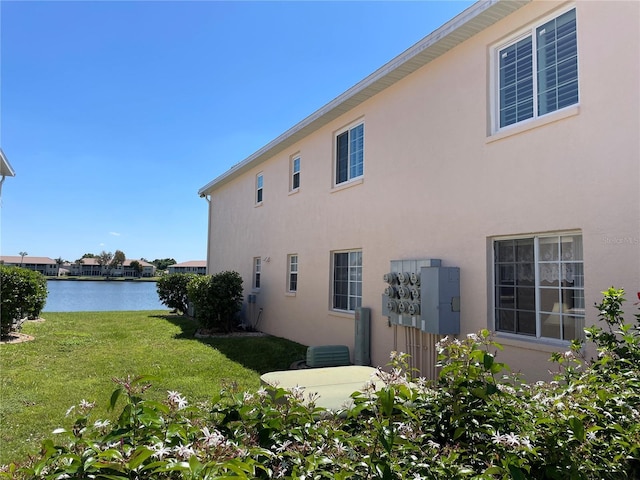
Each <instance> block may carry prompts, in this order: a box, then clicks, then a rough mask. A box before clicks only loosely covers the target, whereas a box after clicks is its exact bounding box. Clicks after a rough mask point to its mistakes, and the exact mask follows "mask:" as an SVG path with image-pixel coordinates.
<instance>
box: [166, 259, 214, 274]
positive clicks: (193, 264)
mask: <svg viewBox="0 0 640 480" xmlns="http://www.w3.org/2000/svg"><path fill="white" fill-rule="evenodd" d="M167 271H168V272H169V273H196V274H198V275H206V274H207V261H206V260H192V261H189V262H183V263H174V264H173V265H169V266H168V267H167Z"/></svg>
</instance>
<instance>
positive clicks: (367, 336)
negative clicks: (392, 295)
mask: <svg viewBox="0 0 640 480" xmlns="http://www.w3.org/2000/svg"><path fill="white" fill-rule="evenodd" d="M355 325H356V328H355V335H356V338H355V347H354V351H353V363H354V364H356V365H371V353H370V352H371V310H370V309H369V308H366V307H358V308H356V313H355Z"/></svg>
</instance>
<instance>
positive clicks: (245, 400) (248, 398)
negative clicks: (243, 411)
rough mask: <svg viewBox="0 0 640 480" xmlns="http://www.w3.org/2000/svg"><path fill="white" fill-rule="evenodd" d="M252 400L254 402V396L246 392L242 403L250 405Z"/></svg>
mask: <svg viewBox="0 0 640 480" xmlns="http://www.w3.org/2000/svg"><path fill="white" fill-rule="evenodd" d="M251 400H253V395H252V394H251V393H249V392H244V395H243V396H242V401H243V402H245V403H248V402H250V401H251Z"/></svg>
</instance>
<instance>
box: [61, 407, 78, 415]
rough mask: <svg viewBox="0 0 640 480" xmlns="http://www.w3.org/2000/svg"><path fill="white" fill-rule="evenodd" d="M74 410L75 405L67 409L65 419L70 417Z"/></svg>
mask: <svg viewBox="0 0 640 480" xmlns="http://www.w3.org/2000/svg"><path fill="white" fill-rule="evenodd" d="M75 409H76V406H75V405H71V406H70V407H69V409H68V410H67V413H65V414H64V416H65V417H68V416H69V415H71V412H73V411H74V410H75Z"/></svg>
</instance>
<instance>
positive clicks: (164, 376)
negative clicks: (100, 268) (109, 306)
mask: <svg viewBox="0 0 640 480" xmlns="http://www.w3.org/2000/svg"><path fill="white" fill-rule="evenodd" d="M43 317H44V318H45V321H44V322H42V323H37V322H27V323H26V324H25V325H24V327H23V329H22V333H26V334H29V335H32V336H34V337H35V340H33V341H30V342H25V343H20V344H5V345H0V382H1V383H0V464H5V463H8V462H9V461H19V460H21V459H24V458H25V457H26V456H27V455H28V454H29V452H31V451H33V450H34V449H37V448H38V447H39V444H40V441H41V440H42V439H43V438H48V437H51V436H52V435H51V432H52V431H53V430H54V429H55V428H57V427H60V426H67V422H69V420H70V419H67V418H65V412H66V411H67V409H68V408H69V407H70V406H72V405H76V404H78V403H79V402H80V401H81V400H83V399H85V400H87V401H89V402H94V401H95V402H97V404H98V405H97V407H96V412H97V416H96V417H95V418H101V419H104V418H109V417H110V414H109V413H108V412H107V404H108V401H109V397H110V395H111V393H112V392H113V390H114V389H115V384H114V383H113V382H112V380H111V379H112V378H114V377H116V378H122V377H125V376H127V375H132V376H135V375H151V376H153V377H155V379H154V381H153V382H152V383H153V388H152V389H151V391H150V395H151V396H152V397H156V398H157V399H161V398H164V397H165V396H166V392H167V390H175V391H178V392H180V393H181V394H182V395H184V396H185V397H187V398H188V399H189V400H190V401H191V402H195V401H203V400H207V399H208V398H210V396H211V394H212V392H215V391H217V390H219V389H220V388H221V387H224V386H229V385H237V386H238V387H240V388H242V389H255V388H258V386H259V382H260V379H259V377H260V375H261V374H262V373H265V372H268V371H273V370H286V369H287V368H288V367H289V365H290V364H291V363H292V362H293V361H295V360H299V359H302V358H304V355H305V351H306V347H304V346H303V345H300V344H297V343H294V342H290V341H288V340H284V339H281V338H275V337H235V338H218V339H206V340H199V339H196V338H194V336H193V334H194V332H195V330H196V324H195V323H194V322H193V321H192V320H189V319H185V318H183V317H179V316H176V315H169V313H168V312H166V311H146V312H74V313H44V314H43Z"/></svg>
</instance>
